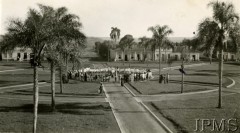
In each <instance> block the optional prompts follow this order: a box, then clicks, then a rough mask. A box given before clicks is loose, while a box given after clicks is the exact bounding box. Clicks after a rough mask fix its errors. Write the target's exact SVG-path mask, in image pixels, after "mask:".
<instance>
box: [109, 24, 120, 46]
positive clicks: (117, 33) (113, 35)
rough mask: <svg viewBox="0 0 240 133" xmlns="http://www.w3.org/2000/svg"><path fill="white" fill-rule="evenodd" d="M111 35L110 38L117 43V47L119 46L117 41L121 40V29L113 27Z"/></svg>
mask: <svg viewBox="0 0 240 133" xmlns="http://www.w3.org/2000/svg"><path fill="white" fill-rule="evenodd" d="M111 29H112V30H111V33H110V38H111V39H112V40H113V41H114V42H115V45H116V44H117V40H118V39H119V38H120V29H118V28H117V27H112V28H111Z"/></svg>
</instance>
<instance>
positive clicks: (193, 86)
mask: <svg viewBox="0 0 240 133" xmlns="http://www.w3.org/2000/svg"><path fill="white" fill-rule="evenodd" d="M223 82H224V85H227V84H229V83H231V81H230V80H229V79H225V78H224V80H223ZM127 85H128V86H129V87H130V88H132V89H135V91H136V90H137V92H138V93H139V94H144V95H154V94H166V93H180V89H181V77H180V76H178V77H171V80H170V82H169V84H159V82H158V79H156V80H150V81H144V82H132V83H129V84H127ZM217 87H218V78H217V77H216V76H212V77H211V76H208V77H207V78H206V76H185V78H184V90H183V91H184V92H195V91H204V90H211V89H216V88H217Z"/></svg>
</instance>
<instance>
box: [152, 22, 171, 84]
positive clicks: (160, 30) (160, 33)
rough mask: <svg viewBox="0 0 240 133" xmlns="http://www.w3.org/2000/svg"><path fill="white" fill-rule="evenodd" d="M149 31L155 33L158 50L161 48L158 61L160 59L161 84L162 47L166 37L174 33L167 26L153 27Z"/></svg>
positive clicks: (154, 37) (153, 36)
mask: <svg viewBox="0 0 240 133" xmlns="http://www.w3.org/2000/svg"><path fill="white" fill-rule="evenodd" d="M148 30H149V31H151V32H152V33H153V35H152V38H153V39H154V40H155V41H156V43H157V44H158V48H159V54H158V59H159V83H160V82H161V81H160V75H161V47H162V44H163V41H164V40H165V39H166V37H167V36H168V35H169V34H172V33H173V31H172V29H170V28H169V27H168V26H167V25H164V26H159V25H156V26H152V27H149V28H148Z"/></svg>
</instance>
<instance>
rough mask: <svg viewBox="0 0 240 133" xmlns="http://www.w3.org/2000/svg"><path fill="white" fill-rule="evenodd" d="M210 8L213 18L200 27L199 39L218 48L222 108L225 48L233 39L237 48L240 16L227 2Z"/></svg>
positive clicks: (220, 104)
mask: <svg viewBox="0 0 240 133" xmlns="http://www.w3.org/2000/svg"><path fill="white" fill-rule="evenodd" d="M208 6H210V7H212V9H213V16H212V18H206V19H205V20H204V21H203V22H201V23H200V24H199V26H198V31H199V33H198V37H199V38H200V40H203V39H204V38H205V40H206V43H205V45H207V46H208V47H216V46H217V47H218V49H219V56H218V57H219V98H218V108H221V107H222V93H221V92H222V77H223V47H224V45H226V42H227V39H232V40H234V41H233V42H235V45H236V47H237V43H236V41H238V40H237V36H236V32H235V31H236V30H237V27H236V23H238V20H239V16H238V15H237V14H236V13H235V10H234V6H233V4H231V3H225V2H218V1H214V2H210V3H209V4H208Z"/></svg>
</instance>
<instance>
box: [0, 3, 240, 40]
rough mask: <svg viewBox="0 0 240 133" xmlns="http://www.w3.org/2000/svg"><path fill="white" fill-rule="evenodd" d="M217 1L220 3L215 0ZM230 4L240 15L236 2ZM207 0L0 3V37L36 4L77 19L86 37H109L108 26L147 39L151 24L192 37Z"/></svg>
mask: <svg viewBox="0 0 240 133" xmlns="http://www.w3.org/2000/svg"><path fill="white" fill-rule="evenodd" d="M219 1H220V0H219ZM225 1H228V2H232V3H233V4H234V5H235V7H236V12H237V13H238V14H239V13H240V0H225ZM209 2H210V0H0V21H1V23H0V34H1V35H3V34H4V33H6V27H7V26H8V24H9V23H8V22H9V20H10V19H12V18H20V19H22V20H24V19H25V18H26V16H27V12H28V10H29V9H30V8H35V9H38V7H37V3H40V4H45V5H49V6H52V7H54V8H59V7H62V6H65V7H67V8H68V9H69V13H73V14H76V15H78V16H79V17H80V21H81V22H82V24H83V27H82V29H81V30H82V32H83V33H84V34H85V35H86V36H88V37H90V36H91V37H109V34H110V32H111V27H118V28H119V29H120V30H121V37H123V36H124V35H126V34H131V35H133V37H135V38H138V37H142V36H147V37H150V36H151V35H152V34H151V32H150V31H148V30H147V29H148V28H149V27H150V26H155V25H160V26H162V25H168V26H169V27H170V28H171V29H172V30H173V32H174V33H173V34H172V35H171V37H193V36H194V34H193V32H197V27H198V24H199V23H200V22H201V21H202V20H203V19H204V18H206V17H211V15H212V10H211V8H210V7H207V4H208V3H209Z"/></svg>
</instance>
